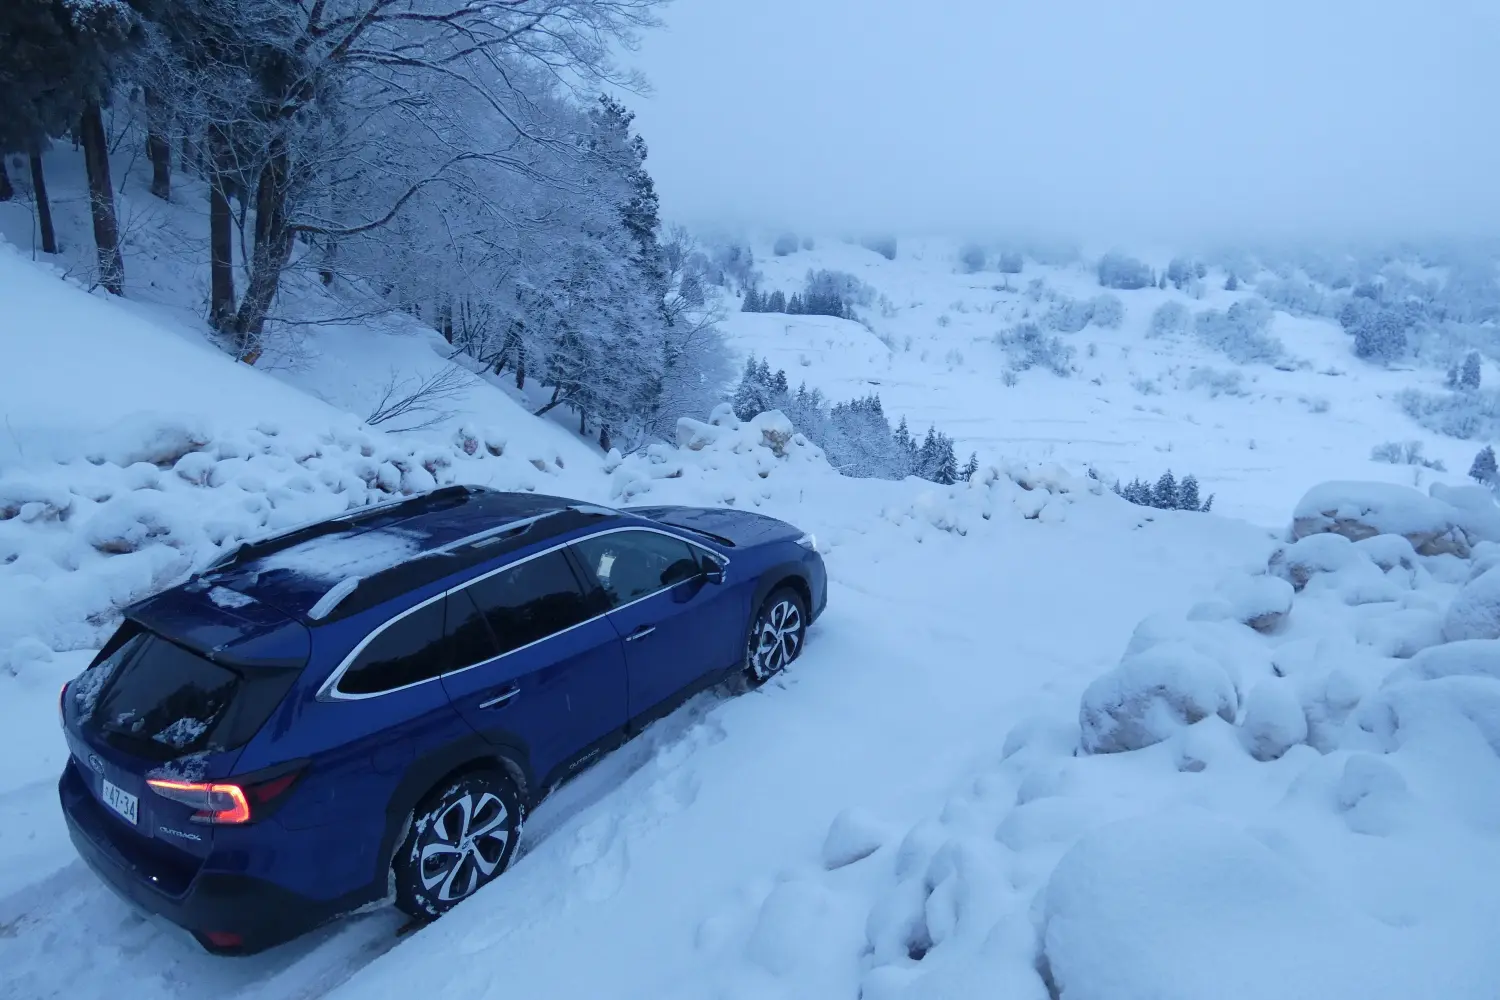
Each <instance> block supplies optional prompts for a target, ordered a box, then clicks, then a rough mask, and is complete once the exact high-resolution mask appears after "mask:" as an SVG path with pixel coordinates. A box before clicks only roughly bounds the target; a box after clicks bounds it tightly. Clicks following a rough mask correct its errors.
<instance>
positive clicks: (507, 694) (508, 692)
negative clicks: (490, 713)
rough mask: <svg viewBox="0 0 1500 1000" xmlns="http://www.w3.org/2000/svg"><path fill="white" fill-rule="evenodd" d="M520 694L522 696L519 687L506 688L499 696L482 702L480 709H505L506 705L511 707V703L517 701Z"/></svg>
mask: <svg viewBox="0 0 1500 1000" xmlns="http://www.w3.org/2000/svg"><path fill="white" fill-rule="evenodd" d="M520 694H521V689H520V688H518V687H513V688H506V689H505V690H504V691H501V692H500V693H499V694H497V695H496V696H495V697H493V698H491V699H490V700H489V701H482V702H480V703H479V707H480V708H504V707H505V706H506V705H509V704H510V703H511V702H513V701H515V700H516V698H517V697H518V696H519V695H520Z"/></svg>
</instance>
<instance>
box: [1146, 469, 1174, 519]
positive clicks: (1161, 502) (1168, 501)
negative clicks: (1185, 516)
mask: <svg viewBox="0 0 1500 1000" xmlns="http://www.w3.org/2000/svg"><path fill="white" fill-rule="evenodd" d="M1151 506H1153V507H1157V508H1160V509H1161V510H1175V509H1176V508H1177V480H1176V478H1174V477H1173V475H1172V470H1171V469H1168V470H1167V471H1166V472H1163V473H1162V474H1161V478H1160V479H1158V480H1157V481H1156V488H1155V489H1154V490H1152V491H1151Z"/></svg>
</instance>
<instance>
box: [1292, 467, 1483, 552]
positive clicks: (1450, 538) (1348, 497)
mask: <svg viewBox="0 0 1500 1000" xmlns="http://www.w3.org/2000/svg"><path fill="white" fill-rule="evenodd" d="M1462 520H1463V517H1462V515H1461V514H1460V513H1459V512H1458V510H1457V509H1455V508H1454V507H1453V506H1452V505H1451V504H1447V503H1444V502H1443V501H1441V500H1436V499H1434V498H1432V497H1429V496H1425V495H1423V494H1422V493H1420V492H1418V491H1417V490H1414V489H1411V488H1410V487H1407V486H1396V485H1394V484H1391V483H1361V482H1329V483H1322V484H1320V485H1318V486H1314V487H1313V488H1312V489H1310V490H1308V491H1307V493H1306V494H1305V495H1304V496H1303V497H1302V499H1301V500H1300V501H1299V502H1298V504H1297V507H1296V510H1295V511H1294V513H1293V521H1292V538H1293V539H1294V540H1296V539H1302V538H1306V537H1307V536H1309V535H1315V534H1320V533H1324V532H1332V533H1334V534H1339V535H1343V536H1344V537H1346V538H1348V539H1349V540H1350V541H1356V542H1357V541H1359V540H1361V539H1364V538H1369V537H1371V536H1372V535H1383V534H1393V535H1402V536H1403V537H1405V538H1406V539H1407V541H1409V542H1411V544H1412V547H1413V548H1415V549H1416V551H1417V553H1418V554H1419V555H1424V556H1435V555H1442V554H1452V555H1456V556H1459V557H1460V558H1468V556H1469V551H1470V548H1471V546H1472V542H1473V540H1472V539H1471V538H1470V537H1469V535H1468V533H1467V532H1466V531H1465V530H1464V528H1462V527H1460V522H1461V521H1462Z"/></svg>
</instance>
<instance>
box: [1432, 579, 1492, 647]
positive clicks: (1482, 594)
mask: <svg viewBox="0 0 1500 1000" xmlns="http://www.w3.org/2000/svg"><path fill="white" fill-rule="evenodd" d="M1443 638H1444V639H1446V640H1448V641H1449V642H1458V641H1460V640H1463V639H1500V567H1496V568H1494V569H1489V570H1486V571H1485V572H1483V573H1481V574H1479V576H1477V577H1475V578H1474V579H1472V580H1470V581H1469V582H1468V583H1466V584H1464V587H1463V589H1462V590H1460V591H1459V592H1458V596H1457V597H1455V598H1454V599H1453V603H1452V604H1450V605H1449V606H1448V614H1447V615H1446V617H1444V619H1443Z"/></svg>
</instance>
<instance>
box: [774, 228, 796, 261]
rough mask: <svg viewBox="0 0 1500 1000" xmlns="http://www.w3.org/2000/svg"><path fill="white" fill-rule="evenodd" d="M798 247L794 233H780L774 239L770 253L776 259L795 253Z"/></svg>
mask: <svg viewBox="0 0 1500 1000" xmlns="http://www.w3.org/2000/svg"><path fill="white" fill-rule="evenodd" d="M798 245H799V242H798V240H797V234H796V233H782V234H781V235H780V236H778V237H776V242H775V243H774V244H772V246H771V252H772V253H774V254H775V255H776V256H778V257H787V256H790V255H791V254H794V253H796V252H797V247H798Z"/></svg>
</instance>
